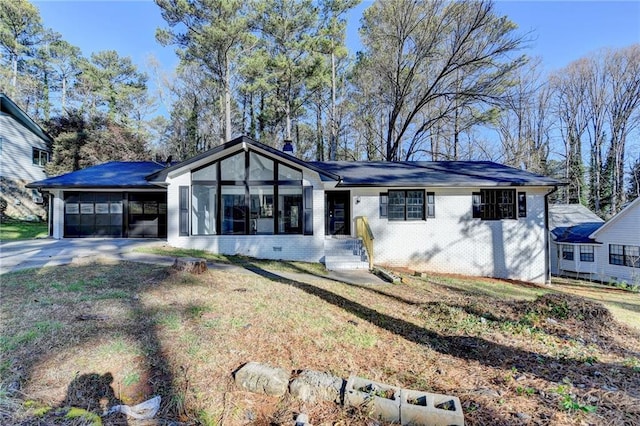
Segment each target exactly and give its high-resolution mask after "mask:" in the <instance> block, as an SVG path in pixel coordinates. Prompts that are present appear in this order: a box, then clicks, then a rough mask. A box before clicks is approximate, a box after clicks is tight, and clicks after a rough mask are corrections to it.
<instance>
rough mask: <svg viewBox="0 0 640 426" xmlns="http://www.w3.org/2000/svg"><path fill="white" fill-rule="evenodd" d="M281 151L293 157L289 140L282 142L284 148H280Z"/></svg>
mask: <svg viewBox="0 0 640 426" xmlns="http://www.w3.org/2000/svg"><path fill="white" fill-rule="evenodd" d="M282 151H284V152H286V153H287V154H289V155H293V144H292V143H291V140H289V139H285V140H284V146H283V147H282Z"/></svg>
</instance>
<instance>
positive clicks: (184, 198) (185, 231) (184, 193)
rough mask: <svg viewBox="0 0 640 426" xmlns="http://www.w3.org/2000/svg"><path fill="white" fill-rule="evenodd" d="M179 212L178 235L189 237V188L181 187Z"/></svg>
mask: <svg viewBox="0 0 640 426" xmlns="http://www.w3.org/2000/svg"><path fill="white" fill-rule="evenodd" d="M179 191H180V200H179V204H180V205H179V210H180V235H181V236H185V235H189V187H188V186H181V187H180V188H179Z"/></svg>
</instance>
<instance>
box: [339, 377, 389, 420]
mask: <svg viewBox="0 0 640 426" xmlns="http://www.w3.org/2000/svg"><path fill="white" fill-rule="evenodd" d="M344 404H345V405H346V406H350V407H360V406H363V407H366V409H368V410H369V414H370V415H371V416H372V417H374V418H376V419H379V420H383V421H385V422H395V423H399V422H400V388H397V387H395V386H389V385H386V384H384V383H377V382H374V381H371V380H367V379H363V378H361V377H356V376H351V377H349V380H348V381H347V386H346V388H345V393H344Z"/></svg>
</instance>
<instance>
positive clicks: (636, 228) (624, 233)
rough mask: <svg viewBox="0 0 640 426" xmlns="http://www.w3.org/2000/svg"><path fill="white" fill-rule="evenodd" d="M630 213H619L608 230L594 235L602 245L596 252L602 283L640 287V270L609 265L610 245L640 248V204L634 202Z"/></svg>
mask: <svg viewBox="0 0 640 426" xmlns="http://www.w3.org/2000/svg"><path fill="white" fill-rule="evenodd" d="M628 209H629V210H628V211H624V210H623V211H622V212H620V213H618V214H619V215H620V216H619V217H617V218H616V217H614V218H612V219H610V220H611V223H609V224H607V226H606V228H604V227H603V228H602V229H601V230H600V231H598V232H596V233H595V234H594V237H595V239H596V241H598V242H599V243H602V245H601V246H600V247H598V248H597V250H596V256H598V262H599V265H598V269H599V271H598V272H599V273H600V274H601V276H600V278H599V279H600V280H602V281H625V282H627V283H629V284H636V285H640V268H631V267H629V266H620V265H611V264H609V245H610V244H621V245H628V246H640V202H637V201H636V202H634V203H633V205H630V206H629V207H628Z"/></svg>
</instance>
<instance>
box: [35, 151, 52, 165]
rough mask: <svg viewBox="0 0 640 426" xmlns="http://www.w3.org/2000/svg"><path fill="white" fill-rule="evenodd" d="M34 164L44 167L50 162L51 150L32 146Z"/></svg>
mask: <svg viewBox="0 0 640 426" xmlns="http://www.w3.org/2000/svg"><path fill="white" fill-rule="evenodd" d="M32 159H33V164H34V165H36V166H41V167H44V166H45V165H46V164H47V163H48V162H49V152H47V151H45V150H44V149H40V148H35V147H34V148H32Z"/></svg>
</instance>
